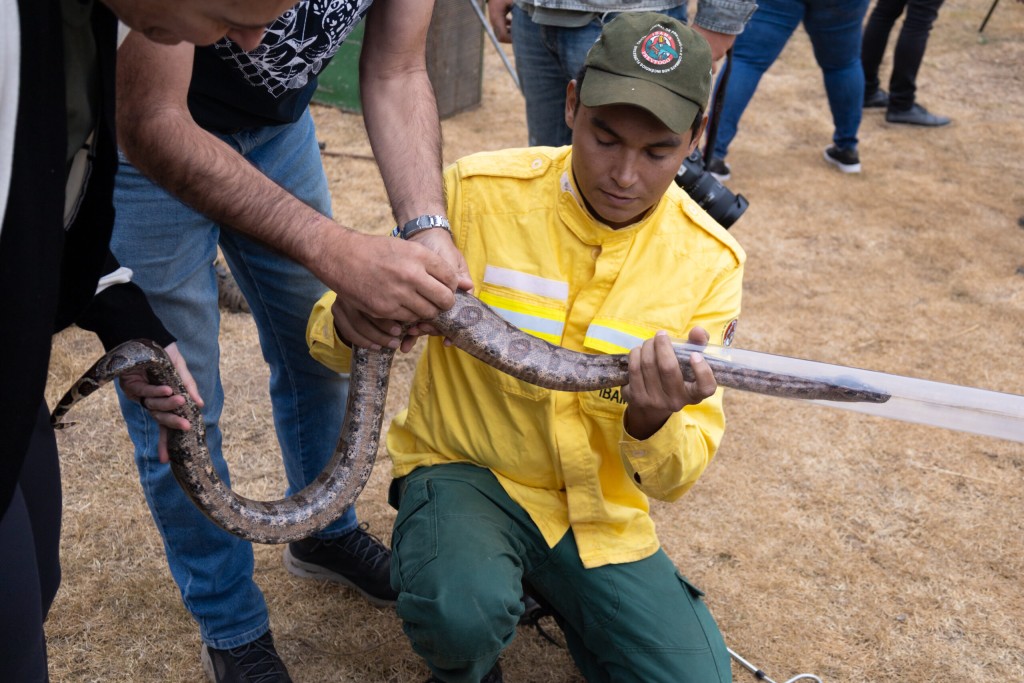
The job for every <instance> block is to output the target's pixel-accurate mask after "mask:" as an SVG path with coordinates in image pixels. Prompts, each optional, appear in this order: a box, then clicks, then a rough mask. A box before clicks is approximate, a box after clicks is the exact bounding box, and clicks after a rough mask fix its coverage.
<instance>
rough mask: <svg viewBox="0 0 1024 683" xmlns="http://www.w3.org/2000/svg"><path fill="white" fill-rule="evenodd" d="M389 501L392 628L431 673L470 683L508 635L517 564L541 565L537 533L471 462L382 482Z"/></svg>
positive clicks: (514, 610)
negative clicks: (392, 514)
mask: <svg viewBox="0 0 1024 683" xmlns="http://www.w3.org/2000/svg"><path fill="white" fill-rule="evenodd" d="M396 498H397V499H398V500H397V501H396V500H395V499H396ZM392 504H397V507H398V516H397V517H396V519H395V527H394V532H393V534H392V539H391V542H392V548H393V550H392V552H393V559H392V563H391V581H392V584H393V585H394V586H395V587H396V588H397V589H398V591H399V596H398V605H397V610H398V616H399V617H401V619H402V628H403V630H404V631H405V633H406V635H407V636H408V637H409V640H410V642H411V643H412V647H413V650H415V651H416V652H417V653H418V654H419V655H420V656H421V657H423V658H424V659H425V660H426V662H427V664H428V666H429V667H430V669H431V671H432V672H433V674H434V676H435V677H437V678H439V679H441V680H443V681H448V682H451V683H477V682H478V681H480V680H481V679H483V677H484V675H485V674H486V673H487V672H488V671H489V670H491V668H492V667H493V666H494V664H495V662H496V661H497V659H498V655H499V654H500V653H501V651H502V650H504V649H505V647H506V646H508V644H509V643H510V642H511V641H512V638H513V637H515V632H516V625H517V624H518V623H519V617H520V616H521V615H522V613H523V602H522V596H523V590H522V577H523V573H524V568H525V567H527V566H529V565H531V564H535V563H539V562H540V561H542V559H543V556H544V555H545V552H546V545H544V544H543V538H542V537H541V536H540V532H539V530H537V528H536V526H534V525H533V523H532V522H531V521H530V519H529V516H528V515H526V513H525V511H523V509H522V508H521V507H519V506H518V505H516V504H515V503H514V502H513V501H512V499H511V498H509V497H508V495H507V494H506V493H505V491H504V489H502V488H501V485H500V484H498V482H497V480H496V479H495V478H494V475H493V474H491V472H490V471H489V470H487V469H484V468H481V467H475V466H473V465H467V464H461V463H459V464H450V465H436V466H433V467H422V468H419V469H417V470H414V471H413V472H412V473H411V474H410V475H409V476H407V477H405V478H404V479H401V480H398V481H396V482H395V483H394V484H393V485H392ZM540 546H543V547H540Z"/></svg>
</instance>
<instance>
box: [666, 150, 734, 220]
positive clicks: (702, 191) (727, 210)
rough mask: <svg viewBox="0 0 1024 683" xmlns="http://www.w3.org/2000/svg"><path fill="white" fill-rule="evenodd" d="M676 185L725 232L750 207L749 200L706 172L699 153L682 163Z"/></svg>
mask: <svg viewBox="0 0 1024 683" xmlns="http://www.w3.org/2000/svg"><path fill="white" fill-rule="evenodd" d="M676 183H677V184H678V185H679V187H681V188H683V189H684V190H686V194H688V195H690V197H692V198H693V201H695V202H697V204H698V205H699V206H700V207H701V208H702V209H704V210H705V211H707V212H708V215H709V216H711V217H712V218H714V219H715V220H716V221H718V222H719V223H720V224H721V226H722V227H723V228H727V229H728V228H729V227H730V226H731V225H732V224H733V223H735V222H736V221H737V220H739V218H740V216H742V215H743V212H744V211H746V210H747V207H748V206H749V205H750V202H748V201H747V199H746V197H744V196H743V195H741V194H733V193H732V192H730V191H729V188H727V187H726V186H725V185H723V184H722V183H720V182H718V179H717V178H715V176H713V175H711V172H710V171H708V170H706V169H705V168H704V160H703V159H702V158H701V155H700V152H699V151H697V150H694V151H693V154H691V155H690V156H688V157H686V159H684V160H683V165H682V166H680V167H679V173H678V174H677V175H676Z"/></svg>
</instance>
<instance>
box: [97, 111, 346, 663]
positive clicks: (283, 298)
mask: <svg viewBox="0 0 1024 683" xmlns="http://www.w3.org/2000/svg"><path fill="white" fill-rule="evenodd" d="M221 138H222V139H223V140H224V141H225V142H226V143H227V144H229V145H230V146H231V147H233V148H234V149H235V150H237V151H238V152H239V153H241V154H242V155H244V156H245V158H246V159H247V160H248V161H249V162H251V163H253V164H255V165H256V166H257V167H258V168H260V169H261V170H262V171H263V172H264V173H265V174H266V175H267V176H268V177H270V178H271V179H272V180H274V181H275V182H277V183H278V184H280V185H282V186H283V187H284V188H285V189H287V190H288V191H290V192H291V193H293V194H294V195H295V196H297V197H298V198H299V199H301V200H302V201H304V202H305V203H307V204H309V205H310V206H312V207H313V208H315V209H316V210H318V211H320V212H321V213H323V214H325V215H330V211H331V197H330V192H329V190H328V187H327V179H326V177H325V175H324V171H323V166H322V163H321V161H320V153H319V149H318V146H317V140H316V132H315V130H314V126H313V120H312V117H311V116H310V114H309V112H308V111H307V112H306V113H305V114H304V116H303V117H302V118H300V119H299V121H297V122H296V123H294V124H290V125H283V126H273V127H267V128H260V129H250V130H242V131H240V132H238V133H236V134H233V135H224V136H221ZM238 201H244V198H242V197H239V198H238ZM115 204H116V208H117V222H116V224H115V228H114V235H113V239H112V240H111V248H112V250H113V252H114V254H115V255H116V256H117V258H118V260H119V261H120V262H121V264H122V265H125V266H127V267H129V268H131V269H132V270H133V271H134V276H133V280H134V281H135V282H137V283H138V284H139V285H140V286H141V287H142V289H143V290H145V292H146V294H147V296H148V297H149V300H150V303H151V304H152V306H153V308H154V310H155V311H156V313H157V315H159V316H160V318H161V319H162V320H163V322H164V324H165V325H166V326H167V328H168V329H169V330H170V332H171V333H172V334H173V335H175V336H176V337H177V339H178V346H179V348H180V350H181V353H182V355H183V356H184V357H185V360H186V362H187V363H188V365H189V369H190V371H191V372H192V374H193V376H194V377H195V380H196V382H197V384H198V386H199V392H200V394H201V395H202V397H203V400H204V401H205V404H206V405H205V407H204V408H203V417H204V420H205V422H206V435H207V445H208V446H209V449H210V455H211V457H212V458H213V462H214V464H215V466H216V468H217V471H218V473H219V474H220V476H221V477H223V478H224V479H225V481H228V469H227V464H226V463H225V461H224V455H223V452H222V450H221V439H222V437H221V430H220V427H219V421H220V417H221V410H222V408H223V405H224V391H223V387H222V385H221V376H220V370H219V362H220V345H219V342H218V332H219V328H220V312H219V310H218V308H217V278H216V274H215V272H214V269H213V262H214V259H215V258H216V255H217V245H218V244H219V245H220V247H221V250H222V252H223V253H224V256H225V258H226V259H227V261H228V265H229V266H230V268H231V272H232V274H233V275H234V276H235V279H236V280H237V282H238V285H239V287H240V288H241V290H242V293H243V294H244V295H245V298H246V300H247V301H248V302H249V306H250V308H251V309H252V315H253V318H254V320H255V322H256V327H257V329H258V331H259V339H260V346H261V347H262V349H263V357H264V359H265V360H266V362H267V364H268V365H269V366H270V397H271V402H272V405H273V416H274V426H275V429H276V430H277V436H278V441H279V443H280V445H281V449H282V452H283V458H284V465H285V472H286V475H287V478H288V482H289V486H288V493H289V494H291V493H294V492H295V491H297V490H299V489H300V488H302V487H303V486H305V485H306V484H307V483H309V482H311V481H312V480H313V479H314V478H315V477H316V476H317V474H319V473H320V471H321V469H322V468H323V467H324V465H325V464H326V463H327V461H328V460H329V459H330V457H331V455H332V453H333V451H334V446H335V445H336V443H337V439H338V435H339V433H340V430H341V422H342V420H343V418H344V414H345V400H346V397H347V394H348V378H347V376H344V375H338V374H336V373H333V372H331V371H330V370H328V369H327V368H325V367H324V366H322V365H321V364H320V363H318V362H316V361H315V360H313V359H312V358H311V357H310V355H309V353H308V351H307V347H306V341H305V330H306V321H307V318H308V316H309V312H310V310H312V307H313V304H314V303H315V302H316V300H317V299H318V298H319V297H320V295H321V294H323V292H324V291H325V290H326V287H325V286H324V285H323V284H321V283H320V281H319V280H317V278H316V277H314V276H313V275H312V274H311V273H310V272H309V271H308V270H306V269H305V268H303V267H302V266H300V265H298V264H297V263H294V262H293V261H291V260H289V259H288V258H286V257H284V256H282V255H280V254H278V253H276V252H274V251H273V250H271V249H268V248H267V247H265V246H263V245H261V244H258V243H257V242H255V241H253V240H250V239H248V238H246V237H244V236H242V235H241V234H240V233H238V232H236V231H234V230H230V229H227V228H223V227H222V226H220V225H218V224H216V223H214V222H213V221H211V220H209V219H208V218H206V217H204V216H202V215H200V214H198V213H196V212H195V211H193V210H191V209H190V208H188V207H187V206H185V205H184V204H182V203H181V202H179V201H178V200H177V199H175V198H174V197H172V196H171V195H169V194H168V193H167V192H165V191H164V190H163V189H162V188H160V187H158V186H156V185H155V184H153V183H152V182H151V181H149V180H148V179H147V178H145V177H144V176H143V175H142V174H141V173H139V171H138V170H136V169H135V167H133V166H132V165H131V164H130V163H128V162H127V160H126V159H124V158H123V157H122V159H121V164H120V168H119V170H118V175H117V186H116V189H115ZM120 398H121V410H122V412H123V413H124V416H125V420H126V421H127V423H128V431H129V433H130V435H131V438H132V441H133V442H134V443H135V459H136V463H137V465H138V468H139V477H140V480H141V482H142V488H143V491H144V493H145V496H146V500H147V502H148V503H149V506H150V510H151V511H152V513H153V519H154V520H155V522H156V525H157V528H158V529H159V531H160V534H161V536H162V537H163V540H164V547H165V551H166V553H167V561H168V564H169V565H170V569H171V574H172V575H173V577H174V580H175V581H176V582H177V584H178V587H179V589H180V591H181V596H182V600H183V601H184V603H185V607H186V608H187V609H188V610H189V612H190V613H191V614H192V616H193V617H194V618H195V620H196V621H197V622H198V624H199V628H200V635H201V637H202V639H203V641H204V642H205V643H206V644H207V645H209V646H211V647H214V648H218V649H227V648H233V647H237V646H239V645H243V644H245V643H248V642H250V641H252V640H255V639H256V638H258V637H259V636H261V635H262V634H263V633H264V632H266V631H267V629H268V627H269V619H268V615H267V606H266V603H265V601H264V599H263V594H262V593H261V592H260V590H259V588H258V587H257V586H256V584H255V582H254V581H253V552H252V546H251V545H250V544H249V543H248V542H246V541H243V540H242V539H240V538H237V537H235V536H232V535H231V534H229V533H227V532H226V531H223V530H222V529H220V528H219V527H217V526H215V525H214V524H213V523H212V522H210V521H209V520H207V519H206V517H204V516H203V515H202V514H201V513H200V512H199V510H198V509H196V507H195V506H194V505H193V504H192V502H191V501H190V500H189V499H188V497H187V496H185V494H184V493H183V492H182V491H181V489H180V487H179V486H178V484H177V482H176V481H175V480H174V477H173V476H172V474H171V471H170V468H169V467H168V466H167V465H162V464H160V462H159V460H158V457H157V436H158V429H157V425H156V423H155V421H154V420H152V419H151V418H150V417H149V413H147V412H146V411H145V410H143V409H142V407H141V406H139V405H138V404H137V403H134V402H130V401H127V400H125V398H124V396H123V394H122V395H121V397H120ZM356 524H357V520H356V516H355V511H354V509H349V511H348V512H347V513H346V514H345V516H343V517H342V518H341V519H340V520H338V521H337V522H335V523H334V524H333V525H332V526H330V527H329V528H328V529H326V530H324V532H322V533H321V534H320V535H321V536H323V537H325V538H330V537H337V536H340V535H343V534H344V533H345V532H347V531H349V530H351V529H353V528H354V527H355V526H356Z"/></svg>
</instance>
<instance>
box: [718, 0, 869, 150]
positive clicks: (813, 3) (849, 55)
mask: <svg viewBox="0 0 1024 683" xmlns="http://www.w3.org/2000/svg"><path fill="white" fill-rule="evenodd" d="M757 5H758V7H757V11H756V12H754V16H753V17H751V19H750V22H749V23H748V24H747V26H746V29H744V31H743V33H741V34H740V35H739V37H738V38H737V39H736V43H735V44H734V45H733V55H732V60H733V64H732V74H731V76H730V79H729V84H728V88H727V90H726V93H725V101H724V103H723V105H722V114H721V119H720V120H719V125H718V135H717V137H716V138H715V152H714V155H715V156H716V157H719V158H722V159H724V158H725V156H726V154H727V153H728V151H729V143H731V142H732V139H733V138H734V137H735V136H736V131H737V129H738V127H739V121H740V117H742V116H743V112H744V110H746V108H747V105H748V104H749V103H750V99H751V98H752V97H753V96H754V91H755V90H757V85H758V83H759V82H760V81H761V76H762V75H764V72H765V71H767V70H768V68H769V67H770V66H771V65H772V64H774V63H775V60H776V59H777V58H778V56H779V55H780V54H781V53H782V49H783V48H784V47H785V46H786V43H787V42H788V41H789V38H790V36H792V35H793V31H795V30H796V28H797V26H799V25H800V23H801V22H803V25H804V29H805V30H806V31H807V35H808V36H810V39H811V45H812V46H813V48H814V58H815V60H817V62H818V66H819V67H821V71H822V74H823V75H824V78H825V93H826V95H827V96H828V105H829V109H831V111H832V122H833V124H834V126H835V131H834V133H833V135H832V141H833V142H834V143H835V145H836V147H838V148H839V149H856V148H857V131H858V129H859V128H860V120H861V114H862V112H861V107H862V105H863V103H864V71H863V69H862V68H861V64H860V43H861V24H862V23H863V21H864V14H865V13H866V12H867V8H868V0H758V3H757Z"/></svg>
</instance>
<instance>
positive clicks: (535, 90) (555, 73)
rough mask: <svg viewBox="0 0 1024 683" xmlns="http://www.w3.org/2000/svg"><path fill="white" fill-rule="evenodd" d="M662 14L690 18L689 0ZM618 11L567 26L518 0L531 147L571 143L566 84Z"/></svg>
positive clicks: (517, 34)
mask: <svg viewBox="0 0 1024 683" xmlns="http://www.w3.org/2000/svg"><path fill="white" fill-rule="evenodd" d="M661 13H662V14H665V15H668V16H670V17H673V18H676V19H679V20H680V21H683V22H685V21H686V3H683V4H682V5H680V6H679V7H675V8H672V9H667V10H664V11H662V12H661ZM619 14H620V13H619V12H608V13H606V14H603V15H601V16H600V17H598V18H596V19H594V20H593V21H591V22H590V23H589V24H586V25H585V26H580V27H578V28H566V27H562V26H545V25H542V24H537V23H534V21H533V19H531V18H530V15H529V14H528V13H527V12H525V11H524V10H523V9H522V8H521V7H519V5H513V7H512V49H513V51H514V52H515V56H516V72H517V73H518V74H519V84H520V86H521V87H522V89H523V96H524V97H525V98H526V127H527V132H528V134H529V144H530V146H531V147H532V146H535V145H547V146H550V147H561V146H562V145H568V144H571V143H572V131H571V130H569V127H568V126H567V125H565V88H566V86H567V85H569V81H571V80H572V79H574V78H576V75H577V74H578V73H579V70H580V68H582V66H583V62H584V60H585V59H586V58H587V52H588V51H589V50H590V46H591V45H593V44H594V41H596V40H597V38H598V36H600V35H601V30H602V29H603V28H604V25H605V24H607V23H608V22H609V21H611V20H612V19H614V18H615V17H616V16H618V15H619Z"/></svg>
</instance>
